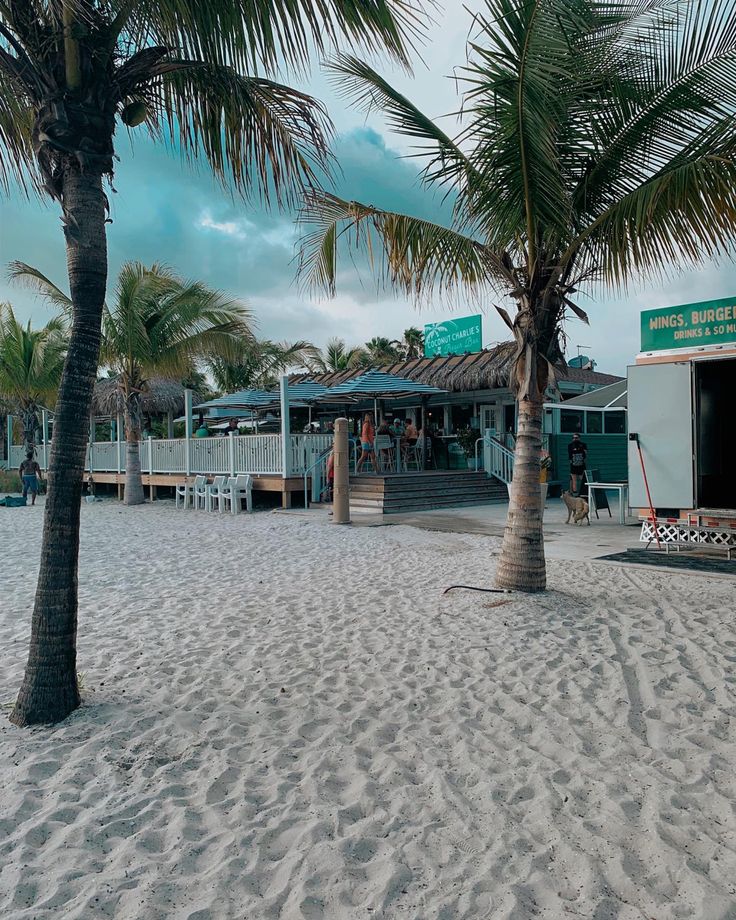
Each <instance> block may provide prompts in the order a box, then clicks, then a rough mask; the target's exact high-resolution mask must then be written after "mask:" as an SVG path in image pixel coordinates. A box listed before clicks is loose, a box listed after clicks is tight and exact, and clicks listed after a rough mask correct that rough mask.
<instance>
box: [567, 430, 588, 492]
mask: <svg viewBox="0 0 736 920" xmlns="http://www.w3.org/2000/svg"><path fill="white" fill-rule="evenodd" d="M567 456H568V457H569V458H570V492H571V494H572V495H580V489H581V487H582V484H583V473H584V472H585V459H586V457H587V456H588V447H587V445H586V444H585V442H584V441H581V440H580V435H579V434H578V433H577V432H576V433H575V434H574V435H573V436H572V441H570V443H569V444H568V445H567Z"/></svg>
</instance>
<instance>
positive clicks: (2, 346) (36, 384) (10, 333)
mask: <svg viewBox="0 0 736 920" xmlns="http://www.w3.org/2000/svg"><path fill="white" fill-rule="evenodd" d="M66 347H67V329H66V326H65V324H64V321H63V319H60V318H57V319H52V320H50V321H49V322H48V323H47V324H46V325H45V326H43V327H42V328H41V329H33V328H32V327H31V323H30V321H29V322H28V323H27V324H26V325H25V326H24V325H23V324H22V323H20V322H19V321H18V319H17V318H16V316H15V313H14V312H13V308H12V307H11V305H10V304H8V303H3V304H0V397H4V399H3V402H4V403H6V408H7V409H8V410H11V409H12V410H13V411H15V412H16V413H17V414H18V415H19V416H20V419H21V422H22V424H23V443H24V445H25V448H26V450H30V451H32V450H34V448H35V445H36V442H37V432H38V431H39V428H40V422H39V412H40V409H41V408H42V407H44V406H45V407H48V408H51V409H53V407H54V405H55V403H56V394H57V392H58V389H59V384H60V382H61V372H62V370H63V367H64V357H65V355H66ZM0 408H2V407H0Z"/></svg>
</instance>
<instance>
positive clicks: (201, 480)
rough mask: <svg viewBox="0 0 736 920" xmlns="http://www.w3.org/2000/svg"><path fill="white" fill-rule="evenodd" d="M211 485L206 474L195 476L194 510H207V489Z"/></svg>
mask: <svg viewBox="0 0 736 920" xmlns="http://www.w3.org/2000/svg"><path fill="white" fill-rule="evenodd" d="M208 488H209V486H208V485H207V477H206V476H195V477H194V490H193V492H192V504H193V505H194V510H195V511H199V509H200V508H204V510H205V511H206V510H207V490H208Z"/></svg>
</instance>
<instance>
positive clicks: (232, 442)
mask: <svg viewBox="0 0 736 920" xmlns="http://www.w3.org/2000/svg"><path fill="white" fill-rule="evenodd" d="M227 436H228V439H229V440H228V450H229V451H230V475H231V476H234V475H235V432H234V431H228V433H227Z"/></svg>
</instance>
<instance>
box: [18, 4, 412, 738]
mask: <svg viewBox="0 0 736 920" xmlns="http://www.w3.org/2000/svg"><path fill="white" fill-rule="evenodd" d="M422 30H423V21H422V17H421V16H420V14H419V13H418V12H417V9H416V5H415V4H414V3H413V2H410V0H371V2H370V3H364V2H362V0H321V2H320V3H319V4H315V3H313V2H312V0H268V2H266V0H255V2H254V0H206V2H205V0H156V2H153V3H152V2H150V0H30V2H27V0H25V2H17V0H3V2H0V183H1V184H3V185H7V183H8V181H9V180H10V179H16V180H17V181H18V182H19V183H20V185H21V186H23V187H26V188H27V187H28V185H29V184H32V185H34V186H35V187H36V188H37V189H38V191H39V192H40V193H41V194H42V195H45V196H49V197H50V198H51V199H53V200H54V201H55V202H57V203H58V205H59V208H60V210H61V215H62V222H63V227H64V237H65V242H66V249H67V265H68V270H69V288H70V291H71V299H72V302H73V305H74V320H73V323H72V328H71V336H70V342H69V349H68V353H67V360H66V366H65V369H64V373H63V376H62V381H61V385H60V388H59V397H58V401H57V407H56V408H57V411H56V417H55V426H54V445H53V449H52V453H51V462H50V469H49V473H48V481H49V498H48V500H47V502H46V509H45V518H44V534H43V547H42V552H41V560H42V562H41V569H40V572H39V579H38V586H37V590H36V602H35V605H34V612H33V618H32V624H31V643H30V654H29V659H28V664H27V667H26V672H25V676H24V679H23V684H22V686H21V690H20V694H19V697H18V701H17V703H16V706H15V709H14V710H13V712H12V714H11V720H12V721H13V722H15V723H16V724H18V725H26V724H30V723H35V722H54V721H58V720H59V719H62V718H64V717H65V716H66V715H68V714H69V713H70V712H71V711H72V710H74V709H75V708H76V707H77V706H78V705H79V689H78V687H77V677H76V667H75V663H76V633H77V559H78V543H79V509H80V500H81V494H82V480H83V475H84V457H85V449H86V441H87V419H88V416H89V407H90V403H91V399H92V388H93V386H94V383H95V377H96V373H97V364H98V358H99V349H100V342H101V324H102V309H103V302H104V299H105V288H106V282H107V243H106V236H105V231H106V221H107V210H108V207H107V198H106V195H105V192H104V189H103V184H104V181H105V180H111V178H112V175H113V165H114V162H115V144H114V135H115V131H116V128H117V127H118V124H121V125H122V126H123V128H124V129H125V128H131V129H133V128H135V127H136V126H138V125H145V126H146V128H147V129H148V132H149V133H150V135H151V136H152V137H153V138H154V139H156V140H164V141H167V142H168V143H167V147H168V148H169V149H171V150H178V151H180V152H181V153H182V154H183V156H184V157H185V158H186V159H188V160H193V159H201V158H204V159H206V161H207V162H208V163H209V165H210V167H211V168H212V170H213V172H214V173H215V175H216V176H218V178H220V179H222V180H223V181H228V180H229V181H231V182H232V183H233V184H234V186H235V188H236V189H237V190H239V191H240V192H242V193H243V194H248V193H251V194H253V195H255V196H257V197H260V198H261V199H263V200H265V201H266V202H268V201H274V200H275V201H276V202H282V201H287V200H290V199H292V198H293V196H294V195H295V194H297V193H298V192H299V191H300V190H302V189H303V188H304V187H307V186H311V185H313V184H314V183H315V182H316V179H317V176H318V175H319V174H320V173H321V172H322V171H323V170H324V168H325V167H327V166H328V165H329V156H328V152H327V136H328V134H329V130H330V126H329V121H328V118H327V114H326V111H325V109H324V108H323V107H322V106H321V105H320V104H319V103H317V102H316V101H315V100H314V99H312V98H311V97H310V96H308V95H306V94H304V93H302V92H299V91H298V90H295V89H292V88H290V87H289V86H286V85H283V84H282V83H279V82H278V81H277V79H276V78H277V76H278V74H279V72H283V71H284V70H285V69H286V70H289V69H297V70H298V69H303V68H305V67H306V65H307V64H308V63H309V60H310V57H311V54H312V52H315V53H316V54H317V55H318V56H319V55H321V54H322V53H323V52H324V51H326V50H327V49H328V48H330V47H334V46H335V44H336V42H337V41H338V40H339V39H340V37H341V36H344V37H345V39H346V41H348V42H350V43H351V44H358V45H361V44H362V45H363V46H364V47H366V48H368V49H371V50H386V51H388V53H389V54H391V55H392V56H393V57H395V58H397V59H398V60H400V61H402V62H406V50H405V49H406V46H407V44H410V43H411V42H412V41H413V40H414V38H416V37H417V35H419V34H421V32H422Z"/></svg>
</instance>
